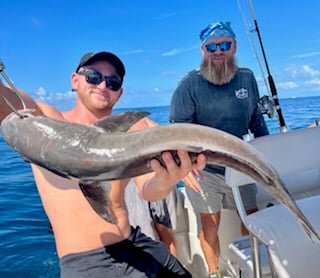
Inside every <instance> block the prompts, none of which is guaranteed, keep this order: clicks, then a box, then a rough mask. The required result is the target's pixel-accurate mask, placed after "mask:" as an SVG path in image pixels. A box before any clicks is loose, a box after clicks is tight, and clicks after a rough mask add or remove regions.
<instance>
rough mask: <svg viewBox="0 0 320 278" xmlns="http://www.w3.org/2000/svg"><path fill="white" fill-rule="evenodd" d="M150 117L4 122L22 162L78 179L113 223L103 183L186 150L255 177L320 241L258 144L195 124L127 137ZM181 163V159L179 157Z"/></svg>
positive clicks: (30, 118)
mask: <svg viewBox="0 0 320 278" xmlns="http://www.w3.org/2000/svg"><path fill="white" fill-rule="evenodd" d="M147 114H148V113H144V112H127V113H122V114H119V115H115V116H109V117H105V118H103V119H101V120H99V121H98V122H97V123H96V124H95V125H91V126H87V125H81V124H76V123H69V122H65V121H58V120H54V119H51V118H48V117H45V116H31V115H30V114H26V115H25V117H23V118H22V117H21V112H20V114H18V115H17V114H16V113H12V114H10V115H9V116H8V117H7V118H6V119H4V120H3V122H2V134H3V138H4V140H5V141H6V142H7V143H8V144H9V145H10V146H11V147H12V148H13V149H15V150H16V151H17V152H18V153H20V154H21V155H22V157H23V158H24V159H25V160H26V161H29V162H31V163H34V164H36V165H39V166H42V167H44V168H46V169H48V170H50V171H52V172H54V173H57V174H59V175H61V176H64V177H75V178H78V179H79V180H80V182H79V185H80V187H81V189H82V191H83V192H84V195H85V196H86V197H87V199H88V201H89V202H90V204H91V205H92V206H93V208H94V209H95V210H96V212H97V213H99V214H100V215H101V216H102V217H104V218H105V219H106V220H107V221H112V216H111V215H110V211H108V206H107V203H106V202H107V200H106V199H107V198H106V196H107V193H108V190H109V187H110V185H109V186H107V187H105V186H102V184H104V183H102V182H103V181H110V180H115V179H125V178H131V177H134V176H139V175H142V174H146V173H148V172H151V171H152V169H151V168H150V166H149V161H150V160H151V159H154V158H155V159H158V160H159V161H160V162H161V163H163V162H162V160H161V153H162V152H164V151H171V152H172V153H173V154H175V150H177V149H181V150H185V151H188V152H189V154H190V156H191V158H193V159H195V158H196V156H197V155H198V154H199V153H204V154H205V155H206V158H207V164H212V165H221V166H224V167H230V168H233V169H235V170H238V171H240V172H243V173H244V174H247V175H249V176H250V177H251V178H253V179H254V180H255V181H256V182H258V183H260V184H261V185H262V186H263V187H264V188H265V190H266V191H267V192H269V193H270V194H271V195H272V196H273V197H274V198H275V199H276V200H278V201H279V202H280V203H282V204H284V205H285V206H286V207H287V208H288V209H289V210H290V212H291V213H292V214H293V215H294V216H295V218H296V219H297V221H298V223H300V224H301V225H302V227H303V229H304V230H305V232H306V233H307V235H308V236H309V237H310V238H311V239H312V240H318V241H319V240H320V237H319V235H318V234H317V232H316V231H315V230H314V228H313V227H312V225H311V224H310V222H309V221H308V219H307V218H306V217H305V216H304V214H303V213H302V212H301V210H300V209H299V207H298V206H297V205H296V203H295V201H294V200H293V199H292V198H291V197H290V194H289V192H288V191H287V189H286V188H285V185H284V183H283V182H282V180H281V178H280V177H279V175H278V173H277V171H276V170H275V169H274V168H273V167H272V165H270V163H268V161H267V159H266V158H265V157H264V156H263V155H262V154H261V153H260V152H259V151H258V150H256V149H255V148H254V147H253V146H252V145H250V144H248V143H246V142H244V141H242V140H240V139H239V138H237V137H235V136H233V135H230V134H228V133H226V132H223V131H221V130H217V129H214V128H210V127H205V126H200V125H195V124H182V123H179V124H169V125H164V126H156V127H151V128H146V129H142V130H138V131H134V132H125V131H127V129H128V128H129V127H130V126H131V125H132V124H133V123H134V122H136V121H138V120H139V119H140V118H142V117H145V116H146V115H147ZM175 159H176V162H177V163H179V159H178V158H177V156H175Z"/></svg>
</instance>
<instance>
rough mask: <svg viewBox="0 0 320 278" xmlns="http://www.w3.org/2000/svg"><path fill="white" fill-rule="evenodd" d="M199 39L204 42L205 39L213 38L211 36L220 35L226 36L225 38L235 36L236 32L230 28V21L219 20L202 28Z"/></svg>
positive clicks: (216, 36) (218, 36)
mask: <svg viewBox="0 0 320 278" xmlns="http://www.w3.org/2000/svg"><path fill="white" fill-rule="evenodd" d="M199 37H200V40H201V44H204V43H205V42H206V41H207V40H210V39H213V38H220V37H226V38H233V39H235V38H236V34H235V33H234V32H233V30H232V29H231V23H230V22H222V21H219V22H217V23H211V24H210V25H208V26H207V27H206V28H204V29H203V30H202V31H201V32H200V36H199Z"/></svg>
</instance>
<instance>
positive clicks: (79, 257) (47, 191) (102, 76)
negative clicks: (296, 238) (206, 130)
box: [0, 52, 205, 278]
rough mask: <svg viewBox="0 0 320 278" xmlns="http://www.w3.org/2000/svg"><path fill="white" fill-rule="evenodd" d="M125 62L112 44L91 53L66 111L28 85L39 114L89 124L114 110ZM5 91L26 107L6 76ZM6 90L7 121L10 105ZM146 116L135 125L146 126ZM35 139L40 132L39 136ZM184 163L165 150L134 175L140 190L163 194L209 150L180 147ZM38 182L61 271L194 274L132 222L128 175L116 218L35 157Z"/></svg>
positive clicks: (116, 187) (1, 89)
mask: <svg viewBox="0 0 320 278" xmlns="http://www.w3.org/2000/svg"><path fill="white" fill-rule="evenodd" d="M124 75H125V68H124V65H123V63H122V62H121V60H120V59H119V58H118V57H117V56H116V55H114V54H112V53H110V52H99V53H87V54H85V55H84V56H83V57H82V58H81V60H80V63H79V65H78V67H77V68H76V71H75V72H74V73H72V75H71V85H72V89H73V90H74V91H76V92H77V99H76V104H75V106H74V107H73V108H72V109H71V110H70V111H66V112H60V111H59V110H57V109H55V108H54V107H52V106H50V105H47V104H44V103H40V102H36V101H34V100H33V99H32V98H31V97H30V96H28V95H27V94H26V93H24V92H21V94H22V95H23V98H24V100H25V102H26V104H27V107H28V108H31V109H35V112H34V114H38V115H39V114H44V115H46V116H48V117H52V118H55V119H60V120H66V121H69V122H74V123H81V124H85V125H90V124H93V123H94V122H96V121H97V120H98V119H100V118H102V117H104V116H107V115H111V113H112V109H113V107H114V105H115V103H116V102H117V101H118V99H119V98H120V96H121V95H122V92H123V89H122V82H123V77H124ZM0 96H4V97H5V98H6V99H7V100H9V101H10V102H11V103H12V104H13V105H14V107H16V108H22V105H21V102H20V101H19V99H18V97H17V96H16V95H15V94H14V93H13V92H12V90H11V89H9V88H8V87H6V86H4V85H3V84H2V83H1V82H0ZM11 112H12V111H11V109H10V108H9V107H8V106H7V105H6V103H5V102H4V101H3V99H2V98H0V122H1V121H2V120H3V119H4V118H5V117H6V116H7V115H8V114H9V113H11ZM145 121H146V120H145V119H142V120H141V121H140V122H138V123H137V124H136V125H135V126H134V127H133V128H132V130H136V129H140V128H144V127H147V123H145ZM35 140H36V138H35ZM178 155H179V158H180V160H181V165H180V166H177V165H176V163H175V162H174V160H173V159H172V156H171V154H170V153H168V152H165V153H163V155H162V158H163V160H164V162H165V164H166V168H164V167H162V166H161V165H160V164H159V162H158V161H156V160H152V161H151V167H152V169H153V170H154V172H153V173H150V174H146V175H143V176H139V177H136V178H135V183H136V185H137V188H138V190H139V192H140V194H141V196H142V197H143V198H144V199H146V200H148V201H155V200H160V199H163V198H164V197H166V196H167V195H168V193H169V192H170V190H171V189H172V188H173V187H174V186H175V185H176V184H177V182H178V181H179V180H181V179H183V178H184V177H185V176H186V175H187V174H188V173H189V172H190V171H192V170H195V171H197V170H202V169H203V168H204V166H205V157H204V156H203V155H199V156H198V159H197V163H194V164H192V162H191V161H190V158H189V156H188V154H187V152H184V151H178ZM32 171H33V174H34V178H35V182H36V185H37V188H38V191H39V194H40V197H41V200H42V204H43V206H44V209H45V211H46V213H47V215H48V218H49V220H50V223H51V225H52V229H53V232H54V236H55V242H56V249H57V253H58V256H59V258H60V271H61V277H62V278H73V277H77V278H81V277H95V278H97V277H162V276H164V275H168V277H191V275H190V274H189V273H188V271H187V270H186V269H184V268H183V266H182V265H181V264H180V263H179V262H178V261H177V260H176V258H175V257H174V256H172V255H170V253H169V252H168V250H167V248H166V246H165V245H164V244H163V243H161V242H156V241H152V240H151V239H150V238H148V237H146V236H145V235H144V234H142V233H141V232H140V230H139V229H138V228H133V227H131V226H130V224H129V220H128V212H127V209H126V204H125V202H124V190H125V186H126V185H127V183H128V180H118V181H113V182H112V189H111V192H110V209H111V211H112V213H113V217H114V219H115V220H116V221H115V223H116V224H111V223H109V222H107V221H105V220H104V219H103V218H102V217H100V216H99V215H98V214H97V213H96V212H95V211H94V210H93V208H92V207H91V206H90V204H89V203H88V201H87V200H86V198H85V197H84V196H83V194H82V192H81V190H80V188H79V186H78V181H77V180H75V179H65V178H62V177H60V176H58V175H56V174H53V173H51V172H49V171H47V170H45V169H43V168H40V167H38V166H36V165H32Z"/></svg>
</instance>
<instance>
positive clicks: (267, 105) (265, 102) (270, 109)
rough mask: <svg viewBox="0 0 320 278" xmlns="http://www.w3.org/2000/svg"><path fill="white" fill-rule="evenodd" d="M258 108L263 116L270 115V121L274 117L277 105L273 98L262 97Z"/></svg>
mask: <svg viewBox="0 0 320 278" xmlns="http://www.w3.org/2000/svg"><path fill="white" fill-rule="evenodd" d="M258 107H259V108H260V110H261V113H262V114H266V115H268V117H269V119H271V118H273V117H274V112H275V104H274V101H273V99H272V98H271V97H269V96H262V97H261V98H260V99H259V101H258Z"/></svg>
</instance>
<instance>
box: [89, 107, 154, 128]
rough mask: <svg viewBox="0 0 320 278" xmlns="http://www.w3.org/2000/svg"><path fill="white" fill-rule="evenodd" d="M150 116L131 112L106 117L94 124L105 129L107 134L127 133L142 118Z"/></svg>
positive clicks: (146, 113) (144, 113) (147, 113)
mask: <svg viewBox="0 0 320 278" xmlns="http://www.w3.org/2000/svg"><path fill="white" fill-rule="evenodd" d="M148 115H150V113H149V112H145V111H131V112H124V113H120V114H116V115H111V116H106V117H103V118H101V119H100V120H98V121H97V122H95V123H94V125H95V126H97V127H100V128H102V129H104V130H105V131H106V132H110V133H111V132H126V131H128V130H129V128H130V127H131V126H133V125H134V124H135V123H136V122H138V121H139V120H141V119H142V118H144V117H146V116H148Z"/></svg>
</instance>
